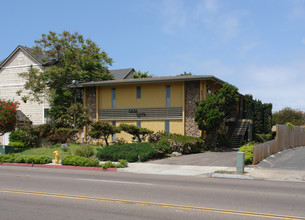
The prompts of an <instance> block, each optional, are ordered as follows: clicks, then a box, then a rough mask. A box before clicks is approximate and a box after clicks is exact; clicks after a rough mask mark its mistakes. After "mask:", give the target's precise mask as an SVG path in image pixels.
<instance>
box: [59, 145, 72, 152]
mask: <svg viewBox="0 0 305 220" xmlns="http://www.w3.org/2000/svg"><path fill="white" fill-rule="evenodd" d="M60 148H61V149H62V151H63V152H68V151H69V150H70V148H69V144H62V145H61V146H60Z"/></svg>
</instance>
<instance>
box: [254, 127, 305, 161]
mask: <svg viewBox="0 0 305 220" xmlns="http://www.w3.org/2000/svg"><path fill="white" fill-rule="evenodd" d="M300 146H305V131H304V128H303V127H299V126H295V127H294V129H290V128H289V126H287V125H276V139H274V140H271V141H268V142H265V143H262V144H259V145H256V146H254V147H253V164H257V163H259V162H260V161H261V160H263V159H265V158H266V157H268V156H270V155H272V154H275V153H277V152H279V151H282V150H285V149H288V148H294V147H300Z"/></svg>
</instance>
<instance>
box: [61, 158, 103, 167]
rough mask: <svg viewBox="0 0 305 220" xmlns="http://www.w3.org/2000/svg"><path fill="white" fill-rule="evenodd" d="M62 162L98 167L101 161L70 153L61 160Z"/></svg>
mask: <svg viewBox="0 0 305 220" xmlns="http://www.w3.org/2000/svg"><path fill="white" fill-rule="evenodd" d="M61 164H62V165H73V166H85V167H97V166H99V161H98V160H94V159H90V158H86V157H80V156H74V155H68V156H66V157H64V158H63V159H62V160H61Z"/></svg>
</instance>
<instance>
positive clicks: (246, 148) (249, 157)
mask: <svg viewBox="0 0 305 220" xmlns="http://www.w3.org/2000/svg"><path fill="white" fill-rule="evenodd" d="M255 145H257V143H256V142H250V143H248V144H246V145H243V146H242V147H241V148H239V151H238V152H245V164H252V162H253V147H254V146H255Z"/></svg>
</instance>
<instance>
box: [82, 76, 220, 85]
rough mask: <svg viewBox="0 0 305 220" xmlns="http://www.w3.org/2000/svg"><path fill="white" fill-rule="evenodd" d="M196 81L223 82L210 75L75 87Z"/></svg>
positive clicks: (129, 80)
mask: <svg viewBox="0 0 305 220" xmlns="http://www.w3.org/2000/svg"><path fill="white" fill-rule="evenodd" d="M196 80H213V81H216V82H218V83H220V84H224V83H225V82H224V81H223V80H221V79H218V78H217V77H215V76H212V75H206V76H191V77H190V76H186V77H183V76H179V77H175V78H157V77H156V78H149V79H147V78H145V79H124V80H108V81H98V82H86V83H80V84H79V85H78V86H77V87H94V86H111V85H131V84H143V83H162V82H181V81H196Z"/></svg>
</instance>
